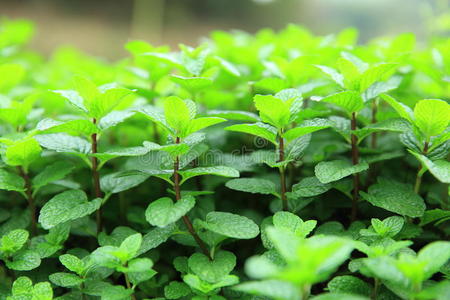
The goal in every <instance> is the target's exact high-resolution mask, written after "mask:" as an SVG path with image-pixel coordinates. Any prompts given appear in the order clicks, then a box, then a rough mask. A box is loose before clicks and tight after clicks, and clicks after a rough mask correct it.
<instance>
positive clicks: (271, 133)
mask: <svg viewBox="0 0 450 300" xmlns="http://www.w3.org/2000/svg"><path fill="white" fill-rule="evenodd" d="M225 130H230V131H237V132H244V133H248V134H252V135H256V136H259V137H262V138H263V139H266V140H268V141H269V142H271V143H273V144H276V143H277V142H276V140H277V131H276V129H275V128H274V127H272V126H270V125H268V124H264V123H254V124H237V125H231V126H228V127H226V128H225Z"/></svg>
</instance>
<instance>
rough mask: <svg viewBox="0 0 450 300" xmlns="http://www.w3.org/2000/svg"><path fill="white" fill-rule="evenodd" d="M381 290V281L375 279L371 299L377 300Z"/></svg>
mask: <svg viewBox="0 0 450 300" xmlns="http://www.w3.org/2000/svg"><path fill="white" fill-rule="evenodd" d="M379 288H380V280H379V279H378V278H375V279H374V280H373V290H372V294H371V295H370V299H373V300H376V299H377V297H378V289H379Z"/></svg>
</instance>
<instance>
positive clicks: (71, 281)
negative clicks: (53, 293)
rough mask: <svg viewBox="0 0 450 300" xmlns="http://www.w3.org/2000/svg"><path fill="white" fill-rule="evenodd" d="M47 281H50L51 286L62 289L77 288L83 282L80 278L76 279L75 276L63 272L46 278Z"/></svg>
mask: <svg viewBox="0 0 450 300" xmlns="http://www.w3.org/2000/svg"><path fill="white" fill-rule="evenodd" d="M48 279H50V281H51V282H52V283H53V284H55V285H57V286H62V287H75V286H79V285H80V284H82V283H83V281H84V280H83V279H82V278H80V277H78V276H77V275H75V274H70V273H64V272H59V273H54V274H51V275H50V276H49V277H48Z"/></svg>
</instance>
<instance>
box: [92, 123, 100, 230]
mask: <svg viewBox="0 0 450 300" xmlns="http://www.w3.org/2000/svg"><path fill="white" fill-rule="evenodd" d="M92 123H94V125H95V124H97V120H96V119H92ZM91 141H92V151H91V152H92V154H96V153H97V152H98V151H97V143H98V141H97V134H96V133H93V134H92V135H91ZM91 163H92V168H91V170H92V184H93V186H94V197H95V198H103V194H102V190H101V189H100V174H99V172H98V159H97V157H95V156H91ZM96 223H97V235H98V234H99V233H100V232H101V231H102V228H103V224H102V209H101V207H100V208H99V209H98V210H97V212H96Z"/></svg>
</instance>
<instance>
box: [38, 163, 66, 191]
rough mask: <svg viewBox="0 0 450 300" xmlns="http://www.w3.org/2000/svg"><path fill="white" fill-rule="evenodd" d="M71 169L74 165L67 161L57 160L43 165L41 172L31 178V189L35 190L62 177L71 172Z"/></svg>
mask: <svg viewBox="0 0 450 300" xmlns="http://www.w3.org/2000/svg"><path fill="white" fill-rule="evenodd" d="M73 169H74V166H73V165H72V164H71V163H69V162H67V161H57V162H55V163H53V164H51V165H49V166H47V167H45V169H44V170H43V171H42V172H40V173H39V174H37V175H36V176H35V177H34V178H33V180H32V183H33V190H34V191H35V192H36V191H37V190H39V189H40V188H41V187H43V186H46V185H47V184H49V183H52V182H54V181H57V180H60V179H63V178H64V177H66V175H67V174H69V173H70V172H72V170H73Z"/></svg>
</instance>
